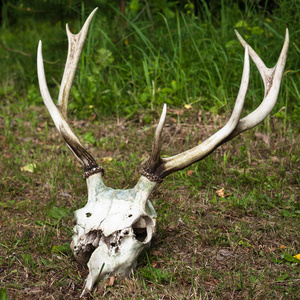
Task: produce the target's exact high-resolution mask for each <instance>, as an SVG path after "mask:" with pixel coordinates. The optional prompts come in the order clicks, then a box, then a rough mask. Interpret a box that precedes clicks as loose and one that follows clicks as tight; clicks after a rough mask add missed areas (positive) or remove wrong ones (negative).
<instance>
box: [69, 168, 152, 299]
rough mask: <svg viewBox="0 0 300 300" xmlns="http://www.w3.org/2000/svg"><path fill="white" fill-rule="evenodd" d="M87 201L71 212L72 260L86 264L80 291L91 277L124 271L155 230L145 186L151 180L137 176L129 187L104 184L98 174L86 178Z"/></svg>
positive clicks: (149, 186) (149, 187)
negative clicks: (134, 183)
mask: <svg viewBox="0 0 300 300" xmlns="http://www.w3.org/2000/svg"><path fill="white" fill-rule="evenodd" d="M87 185H88V195H89V196H88V202H87V204H86V205H85V207H83V208H81V209H78V210H77V211H75V213H74V218H75V221H76V226H75V227H74V229H73V241H72V244H71V248H72V250H73V253H74V256H75V258H76V260H77V261H78V262H80V263H82V264H86V263H87V265H88V268H89V270H90V273H89V275H88V277H87V281H86V285H85V288H84V291H83V295H84V294H85V293H86V292H87V291H89V290H91V289H92V287H93V285H94V283H95V281H96V280H97V279H98V278H99V279H100V280H101V279H103V278H105V277H106V276H109V275H114V274H121V275H128V274H129V273H130V272H131V270H132V268H133V267H134V266H135V263H136V259H137V257H138V255H139V254H140V253H141V251H142V250H143V249H144V248H145V247H146V246H148V245H149V243H150V241H151V239H152V235H153V233H154V231H155V224H156V213H155V211H154V208H153V206H152V204H151V203H150V201H148V197H149V192H148V191H149V190H152V188H153V187H154V185H155V183H153V182H151V181H150V180H148V179H147V178H146V177H141V179H140V180H139V182H138V183H137V185H136V186H135V187H134V188H133V189H128V190H114V189H112V188H109V187H106V186H105V185H104V183H103V181H102V178H101V174H100V173H96V174H94V175H91V176H90V177H88V178H87Z"/></svg>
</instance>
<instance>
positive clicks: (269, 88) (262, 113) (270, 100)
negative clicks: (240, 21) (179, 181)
mask: <svg viewBox="0 0 300 300" xmlns="http://www.w3.org/2000/svg"><path fill="white" fill-rule="evenodd" d="M235 34H236V36H237V38H238V39H239V41H240V43H241V44H242V46H243V47H248V48H249V55H250V57H251V58H252V60H253V62H254V63H255V65H256V67H257V69H258V71H259V73H260V75H261V78H262V80H263V83H264V88H265V92H264V99H263V101H262V102H261V104H260V105H259V106H258V108H257V109H255V110H254V111H253V112H252V113H250V114H249V115H247V116H246V117H244V118H243V119H241V120H240V121H239V124H238V126H237V127H236V129H235V130H234V131H233V132H232V134H231V135H230V136H229V137H228V138H227V139H226V140H224V143H225V142H227V141H229V140H231V139H233V138H234V137H235V136H237V135H238V134H240V133H242V132H243V131H245V130H248V129H251V128H253V127H255V126H256V125H258V124H259V123H260V122H262V121H263V120H264V119H265V118H266V117H267V116H268V115H269V114H270V112H271V110H272V109H273V108H274V106H275V104H276V101H277V98H278V94H279V89H280V83H281V80H282V76H283V71H284V67H285V63H286V58H287V53H288V48H289V30H288V29H286V32H285V39H284V44H283V47H282V50H281V53H280V56H279V59H278V61H277V63H276V65H275V66H274V67H273V68H267V67H266V65H265V64H264V62H263V61H262V60H261V58H260V57H259V56H258V55H257V53H256V52H255V51H254V50H253V49H252V48H251V47H250V46H249V45H248V44H247V42H246V41H245V40H244V39H243V38H242V37H241V36H240V34H239V33H238V32H237V31H236V30H235Z"/></svg>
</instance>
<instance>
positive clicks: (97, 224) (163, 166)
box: [37, 8, 289, 296]
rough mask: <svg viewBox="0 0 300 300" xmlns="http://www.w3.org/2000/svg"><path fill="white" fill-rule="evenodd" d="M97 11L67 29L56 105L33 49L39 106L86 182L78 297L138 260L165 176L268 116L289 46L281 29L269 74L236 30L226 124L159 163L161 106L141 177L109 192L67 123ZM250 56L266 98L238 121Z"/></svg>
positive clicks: (78, 237) (78, 240) (77, 248)
mask: <svg viewBox="0 0 300 300" xmlns="http://www.w3.org/2000/svg"><path fill="white" fill-rule="evenodd" d="M96 10H97V8H96V9H95V10H94V11H93V12H92V13H91V14H90V16H89V17H88V19H87V20H86V22H85V24H84V26H83V28H82V29H81V31H80V32H79V33H78V34H77V35H74V34H72V33H71V32H70V30H69V28H68V25H67V35H68V40H69V49H68V56H67V61H66V66H65V70H64V75H63V79H62V82H61V86H60V92H59V97H58V105H57V106H56V105H55V104H54V103H53V100H52V98H51V96H50V93H49V91H48V87H47V83H46V78H45V72H44V65H43V56H42V43H41V42H40V43H39V46H38V59H37V65H38V78H39V85H40V91H41V95H42V98H43V100H44V103H45V105H46V107H47V109H48V111H49V113H50V115H51V117H52V119H53V121H54V123H55V126H56V128H57V129H58V131H59V132H60V134H61V135H62V137H63V138H64V140H65V141H66V143H67V145H68V147H69V148H70V150H71V151H72V152H73V154H74V155H75V157H76V158H77V159H78V161H79V162H80V163H81V164H82V166H83V168H84V178H85V179H86V182H87V189H88V202H87V204H86V205H85V206H84V207H83V208H81V209H78V210H76V211H75V213H74V217H75V221H76V226H75V227H74V230H73V240H72V243H71V248H72V251H73V253H74V256H75V258H76V260H77V261H78V262H79V263H82V264H87V266H88V268H89V275H88V277H87V279H86V284H85V287H84V289H83V292H82V294H81V296H83V295H85V294H86V293H88V292H89V291H91V289H92V288H93V285H94V284H95V282H96V281H97V279H100V280H101V279H103V278H105V277H106V276H109V275H114V274H122V275H127V274H129V273H130V272H131V270H132V268H133V267H134V265H135V262H136V260H137V257H138V255H139V254H140V252H141V251H142V250H143V249H144V248H145V247H146V246H148V245H149V244H150V241H151V238H152V235H153V233H154V232H155V225H156V213H155V210H154V208H153V206H152V204H151V202H150V201H149V200H148V199H149V196H150V194H151V193H152V191H153V190H154V188H155V187H156V186H157V185H158V184H159V183H160V182H161V181H162V180H163V179H164V178H165V177H166V176H167V175H169V174H171V173H173V172H175V171H177V170H181V169H184V168H186V167H188V166H189V165H191V164H193V163H195V162H197V161H200V160H202V159H203V158H205V157H206V156H207V155H209V154H210V153H211V152H213V151H214V150H215V149H216V148H217V147H219V146H220V145H222V144H223V143H225V142H227V141H229V140H231V139H232V138H234V137H235V136H237V135H238V134H240V133H241V132H243V131H245V130H248V129H250V128H252V127H254V126H256V125H257V124H259V123H260V122H261V121H263V120H264V119H265V118H266V117H267V116H268V115H269V114H270V112H271V110H272V109H273V107H274V105H275V103H276V101H277V97H278V93H279V89H280V83H281V80H282V75H283V71H284V66H285V62H286V56H287V51H288V45H289V34H288V30H287V29H286V35H285V41H284V45H283V48H282V51H281V54H280V57H279V59H278V61H277V63H276V65H275V66H274V67H273V68H271V69H269V68H267V67H266V66H265V64H264V63H263V61H262V60H261V59H260V58H259V56H258V55H257V54H256V52H255V51H254V50H253V49H252V48H251V47H250V46H249V45H248V44H247V43H246V41H245V40H244V39H243V38H242V37H241V36H240V35H239V33H238V32H237V31H235V33H236V35H237V37H238V39H239V41H240V42H241V44H242V45H243V47H244V48H245V58H244V68H243V75H242V80H241V85H240V89H239V93H238V96H237V99H236V102H235V105H234V108H233V112H232V114H231V117H230V119H229V121H228V122H227V124H226V125H225V126H224V127H223V128H222V129H221V130H219V131H218V132H216V133H215V134H213V135H212V136H211V137H209V138H208V139H207V140H205V141H204V142H202V143H201V144H200V145H198V146H196V147H194V148H192V149H190V150H187V151H185V152H183V153H180V154H178V155H175V156H172V157H168V158H162V157H160V149H161V134H162V131H163V126H164V122H165V118H166V113H167V107H166V105H164V107H163V111H162V114H161V118H160V121H159V123H158V126H157V129H156V132H155V135H154V142H153V147H152V153H151V155H150V157H149V159H148V161H147V163H146V164H145V166H144V167H143V168H142V170H141V174H142V176H141V178H140V179H139V181H138V183H137V184H136V186H135V187H134V188H133V189H128V190H114V189H112V188H109V187H106V186H105V184H104V183H103V180H102V176H103V174H104V171H103V168H102V167H100V166H98V164H97V163H96V161H95V159H94V158H93V157H92V155H91V154H90V153H88V151H87V150H86V149H85V148H84V146H83V145H82V144H81V143H80V141H79V139H78V137H77V136H76V135H75V133H74V132H73V130H72V129H71V127H70V126H69V124H68V122H67V105H68V98H69V94H70V89H71V86H72V82H73V79H74V75H75V72H76V68H77V65H78V61H79V58H80V54H81V51H82V48H83V45H84V42H85V39H86V35H87V31H88V27H89V25H90V23H91V20H92V18H93V16H94V14H95V12H96ZM249 55H250V56H251V58H252V60H253V61H254V63H255V65H256V67H257V68H258V70H259V72H260V75H261V77H262V79H263V82H264V89H265V93H264V98H263V101H262V102H261V104H260V105H259V107H258V108H257V109H256V110H254V111H253V112H252V113H250V114H249V115H247V116H246V117H244V118H243V119H240V116H241V113H242V109H243V106H244V101H245V98H246V94H247V90H248V83H249V77H250V62H249Z"/></svg>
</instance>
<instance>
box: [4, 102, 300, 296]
mask: <svg viewBox="0 0 300 300" xmlns="http://www.w3.org/2000/svg"><path fill="white" fill-rule="evenodd" d="M9 109H11V106H10V105H8V103H6V104H5V103H4V105H3V115H10V116H13V117H11V118H3V119H0V139H1V143H0V151H1V157H2V163H1V166H0V172H1V177H0V178H1V181H0V189H1V200H0V233H1V235H0V236H1V240H0V288H5V291H6V293H7V295H8V298H9V299H77V298H79V295H80V291H81V289H82V287H83V284H84V279H85V278H86V276H87V273H88V272H87V268H85V267H82V266H80V265H78V264H77V263H76V261H75V260H74V258H73V256H72V253H71V252H70V248H69V246H68V245H69V242H70V241H71V235H72V226H73V225H72V211H74V210H76V209H77V208H79V207H82V206H83V205H84V203H85V201H86V187H85V182H84V181H83V179H82V177H81V173H82V171H81V169H80V166H79V165H77V163H76V162H75V160H74V159H73V158H72V156H71V154H70V153H69V152H68V149H67V147H66V146H65V145H64V144H63V142H62V140H61V139H60V138H59V136H58V134H57V133H56V130H55V128H53V127H52V123H51V122H49V124H51V125H48V123H47V122H48V121H49V118H48V116H46V112H45V109H44V108H43V109H40V108H37V107H30V108H28V109H22V108H16V109H14V111H8V110H9ZM147 114H151V112H147ZM200 115H203V114H200ZM205 116H206V117H205V119H203V118H200V117H199V114H198V112H197V111H196V109H194V110H191V111H179V112H178V111H173V112H172V113H171V114H170V115H169V118H168V121H167V126H166V130H165V138H164V139H165V148H167V149H166V150H165V153H168V154H172V153H176V152H178V151H182V150H183V149H185V148H186V145H187V143H189V144H190V145H196V144H197V143H198V142H199V140H204V138H205V137H207V136H209V135H211V134H212V133H213V132H214V131H215V130H216V128H217V127H219V126H220V125H221V124H224V119H225V116H212V115H210V114H206V115H205ZM92 117H93V116H91V118H92ZM156 118H157V114H155V113H154V114H153V123H151V124H150V125H147V124H144V123H143V122H142V121H141V120H143V116H142V115H139V116H138V115H136V116H135V118H134V119H132V120H114V119H112V120H101V122H93V121H88V120H86V121H76V122H73V126H74V128H75V129H76V131H77V132H78V133H79V135H80V136H81V137H83V139H84V140H85V141H86V143H87V141H89V143H87V144H89V150H90V151H91V153H92V154H93V155H94V157H95V158H96V159H97V160H98V161H99V163H100V164H102V165H103V167H104V168H105V169H106V176H105V182H106V183H107V185H110V186H112V187H118V188H123V187H129V186H132V185H134V183H135V182H136V180H137V179H138V177H139V173H138V170H139V165H140V164H141V162H142V161H143V160H144V159H145V158H146V157H147V153H148V151H149V149H150V148H151V139H152V136H153V132H154V128H155V126H154V124H155V119H156ZM203 120H205V121H203ZM257 133H262V135H261V134H257ZM91 137H94V138H95V140H92V142H91V139H92V138H91ZM299 142H300V140H299V135H298V134H297V133H296V132H295V131H293V129H292V127H287V128H284V127H283V125H282V124H281V122H280V121H278V120H276V119H275V118H271V119H269V120H268V121H266V122H265V124H264V125H262V126H260V127H259V128H258V129H255V130H253V131H250V132H248V133H244V134H243V135H242V136H241V137H238V138H236V139H235V140H234V141H232V142H229V143H228V144H226V145H224V146H222V147H221V148H220V149H219V150H217V151H216V152H215V153H214V154H212V155H211V157H208V158H207V159H205V160H204V161H203V162H200V163H198V164H196V165H195V166H193V167H191V168H188V169H187V170H184V171H181V172H179V173H178V174H174V175H170V176H169V177H168V178H167V179H166V180H165V181H164V183H163V184H162V185H161V187H160V188H159V189H158V190H157V191H156V192H155V193H154V194H153V195H152V198H151V199H152V200H153V204H154V207H155V208H156V211H157V214H158V226H157V234H156V236H155V237H154V239H153V242H152V245H151V248H150V249H148V251H147V252H145V253H143V254H142V255H141V257H140V258H139V264H138V267H137V270H136V271H135V272H134V274H133V275H132V276H131V277H130V278H125V279H124V278H118V277H117V278H110V280H108V281H107V282H106V283H99V284H98V286H97V287H96V288H95V289H94V291H93V293H92V295H91V296H88V297H90V298H92V299H103V298H106V299H165V300H166V299H297V298H298V297H299V292H300V280H299V262H298V263H297V260H294V261H293V260H292V259H291V257H292V255H295V254H297V253H299V252H300V243H299V241H300V235H299V232H300V226H299V216H300V203H299ZM108 157H109V158H112V161H110V160H108V159H103V158H108ZM33 163H34V164H35V166H36V167H35V169H34V172H33V173H31V172H28V171H21V167H24V166H26V165H28V164H33ZM221 188H224V191H225V194H227V196H226V197H225V198H222V197H220V196H219V195H218V194H216V191H217V190H220V189H221ZM55 208H58V209H59V214H60V215H59V214H57V213H55ZM3 291H4V290H2V294H3V293H4V292H3ZM3 299H5V298H3Z"/></svg>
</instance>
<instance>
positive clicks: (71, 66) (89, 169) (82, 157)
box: [37, 8, 103, 178]
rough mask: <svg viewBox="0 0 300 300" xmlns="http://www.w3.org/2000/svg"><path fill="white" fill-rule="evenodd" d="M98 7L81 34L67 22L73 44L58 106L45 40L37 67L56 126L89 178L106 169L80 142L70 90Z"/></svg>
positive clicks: (45, 98) (43, 95)
mask: <svg viewBox="0 0 300 300" xmlns="http://www.w3.org/2000/svg"><path fill="white" fill-rule="evenodd" d="M97 9H98V8H96V9H94V10H93V11H92V13H91V14H90V15H89V17H88V19H87V20H86V22H85V23H84V25H83V27H82V29H81V31H80V32H79V33H78V34H72V33H71V31H70V29H69V26H68V24H67V25H66V31H67V35H68V43H69V48H68V56H67V61H66V66H65V70H64V75H63V78H62V81H61V86H60V90H59V96H58V104H57V106H56V105H55V104H54V102H53V100H52V98H51V96H50V93H49V90H48V86H47V82H46V77H45V71H44V63H43V54H42V42H41V41H40V42H39V46H38V57H37V71H38V79H39V85H40V91H41V95H42V98H43V100H44V103H45V105H46V107H47V109H48V111H49V113H50V115H51V117H52V119H53V121H54V123H55V126H56V128H57V129H58V131H59V132H60V134H61V135H62V137H63V138H64V140H65V141H66V143H67V145H68V147H69V148H70V149H71V151H72V152H73V154H74V155H75V157H76V158H77V160H78V161H79V162H80V163H81V164H82V165H83V167H84V178H87V177H89V176H90V175H92V174H95V173H99V172H101V173H103V168H102V167H99V166H98V164H97V163H96V161H95V159H94V158H93V157H92V155H91V154H90V153H88V151H87V150H86V149H85V148H84V146H83V145H82V144H81V143H80V141H79V139H78V137H77V136H76V134H75V133H74V132H73V130H72V129H71V127H70V125H69V124H68V122H67V107H68V99H69V95H70V90H71V87H72V83H73V79H74V76H75V73H76V69H77V65H78V62H79V58H80V55H81V52H82V48H83V45H84V42H85V39H86V36H87V32H88V28H89V25H90V23H91V21H92V18H93V16H94V14H95V13H96V11H97Z"/></svg>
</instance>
